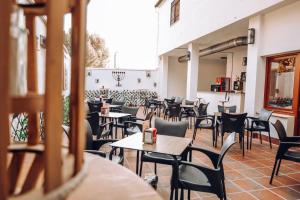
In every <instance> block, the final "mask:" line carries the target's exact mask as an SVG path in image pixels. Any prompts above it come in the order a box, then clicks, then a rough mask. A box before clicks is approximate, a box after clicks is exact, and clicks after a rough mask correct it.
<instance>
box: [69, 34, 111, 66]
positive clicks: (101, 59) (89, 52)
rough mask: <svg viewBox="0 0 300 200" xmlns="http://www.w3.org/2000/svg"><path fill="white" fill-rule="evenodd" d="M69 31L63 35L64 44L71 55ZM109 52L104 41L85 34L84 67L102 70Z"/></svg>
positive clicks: (97, 36)
mask: <svg viewBox="0 0 300 200" xmlns="http://www.w3.org/2000/svg"><path fill="white" fill-rule="evenodd" d="M71 41H72V40H71V30H69V32H68V33H65V38H64V44H65V47H66V49H67V52H68V53H69V55H71V53H72V52H71V46H72V44H71ZM108 58H109V52H108V49H107V48H106V46H105V41H104V39H102V38H101V37H100V36H99V35H97V34H89V33H87V34H86V52H85V66H86V67H98V68H103V67H105V65H106V64H107V62H108Z"/></svg>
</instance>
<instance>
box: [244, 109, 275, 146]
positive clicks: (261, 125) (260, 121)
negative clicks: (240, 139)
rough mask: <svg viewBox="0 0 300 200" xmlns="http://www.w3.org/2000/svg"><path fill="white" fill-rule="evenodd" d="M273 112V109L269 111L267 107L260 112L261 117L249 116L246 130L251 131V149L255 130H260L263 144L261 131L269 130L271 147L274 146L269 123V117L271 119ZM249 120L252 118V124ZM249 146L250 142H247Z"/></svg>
mask: <svg viewBox="0 0 300 200" xmlns="http://www.w3.org/2000/svg"><path fill="white" fill-rule="evenodd" d="M272 113H273V112H272V111H269V110H266V109H261V111H260V113H259V117H247V122H248V123H247V127H246V130H247V131H250V149H251V147H252V138H253V132H259V136H260V143H261V144H262V136H261V132H267V133H268V136H269V144H270V148H272V141H271V135H270V125H269V119H270V117H271V115H272ZM249 120H251V125H250V121H249ZM247 141H248V140H247ZM247 146H248V144H247Z"/></svg>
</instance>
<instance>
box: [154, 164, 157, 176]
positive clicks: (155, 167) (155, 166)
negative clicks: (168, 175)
mask: <svg viewBox="0 0 300 200" xmlns="http://www.w3.org/2000/svg"><path fill="white" fill-rule="evenodd" d="M154 173H155V175H157V164H156V163H154Z"/></svg>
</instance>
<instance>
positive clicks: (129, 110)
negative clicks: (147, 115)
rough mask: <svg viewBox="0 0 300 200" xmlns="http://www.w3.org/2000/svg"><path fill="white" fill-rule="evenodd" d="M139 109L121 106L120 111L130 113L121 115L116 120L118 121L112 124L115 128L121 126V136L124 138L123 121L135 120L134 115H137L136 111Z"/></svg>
mask: <svg viewBox="0 0 300 200" xmlns="http://www.w3.org/2000/svg"><path fill="white" fill-rule="evenodd" d="M138 110H139V107H129V106H123V107H122V110H121V112H122V113H128V114H130V116H126V117H123V118H120V119H119V120H118V123H117V124H114V126H115V127H116V128H121V129H122V138H124V134H125V132H124V129H125V124H124V123H125V122H127V123H128V122H135V121H136V115H137V112H138Z"/></svg>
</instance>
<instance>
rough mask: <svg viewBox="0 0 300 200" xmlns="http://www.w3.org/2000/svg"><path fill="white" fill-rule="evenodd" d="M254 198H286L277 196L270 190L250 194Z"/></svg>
mask: <svg viewBox="0 0 300 200" xmlns="http://www.w3.org/2000/svg"><path fill="white" fill-rule="evenodd" d="M250 193H251V194H252V195H253V196H255V197H257V198H258V199H272V200H282V199H284V198H282V197H280V196H278V195H276V194H275V193H273V192H271V191H270V190H258V191H253V192H250Z"/></svg>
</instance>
